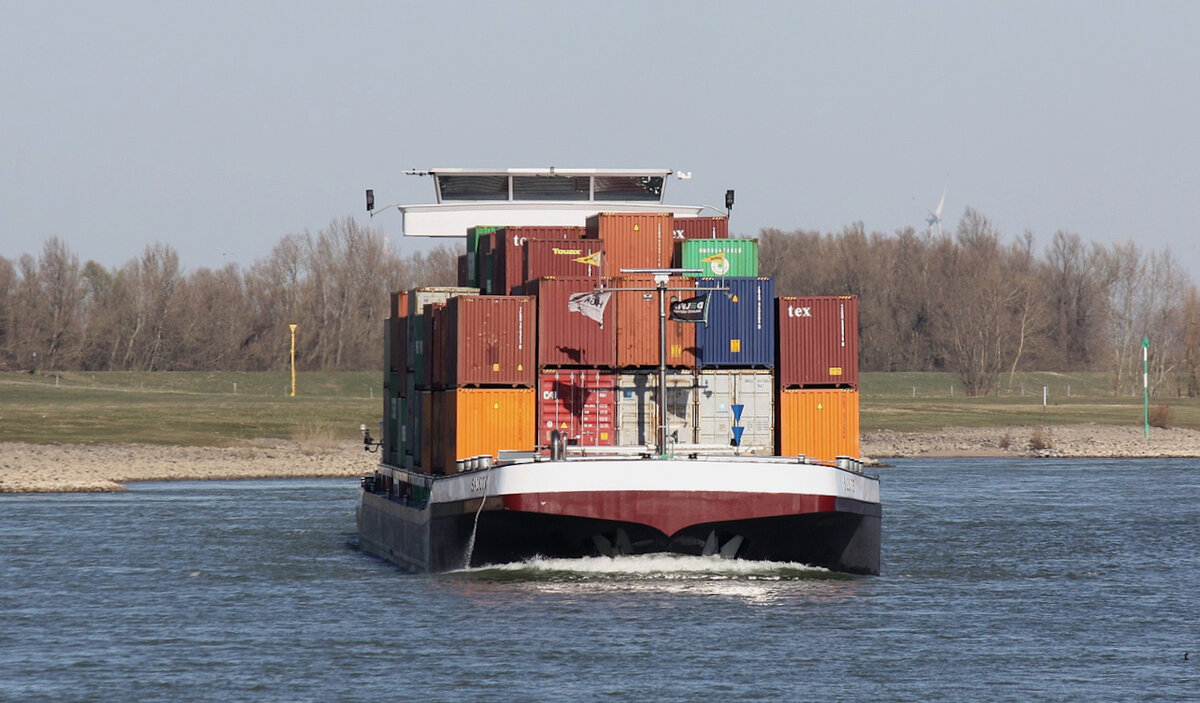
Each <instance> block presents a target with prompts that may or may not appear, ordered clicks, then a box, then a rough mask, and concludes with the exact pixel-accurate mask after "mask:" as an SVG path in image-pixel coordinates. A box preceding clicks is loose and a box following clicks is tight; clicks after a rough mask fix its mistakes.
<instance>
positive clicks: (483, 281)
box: [475, 232, 496, 295]
mask: <svg viewBox="0 0 1200 703" xmlns="http://www.w3.org/2000/svg"><path fill="white" fill-rule="evenodd" d="M495 247H496V233H495V232H488V233H487V234H485V235H483V236H482V237H480V238H479V251H478V252H477V253H476V256H477V257H478V260H477V261H476V263H475V265H476V267H477V268H478V269H479V291H480V292H481V293H483V294H484V295H494V294H495V291H494V290H492V279H493V277H494V274H493V270H494V269H495V268H496V267H495V266H494V265H493V259H494V251H493V250H494V249H495Z"/></svg>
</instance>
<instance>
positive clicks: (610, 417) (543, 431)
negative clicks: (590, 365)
mask: <svg viewBox="0 0 1200 703" xmlns="http://www.w3.org/2000/svg"><path fill="white" fill-rule="evenodd" d="M538 378H539V381H538V386H539V391H540V392H541V397H540V398H539V399H538V436H537V441H538V445H539V446H542V447H548V446H550V433H552V432H553V431H554V430H558V431H559V432H560V433H561V434H562V435H563V437H565V438H566V440H567V443H568V444H570V445H575V446H583V447H608V446H612V445H614V444H616V442H617V432H616V425H615V422H616V415H617V377H616V376H615V375H614V374H612V373H609V372H605V371H601V370H599V369H556V370H551V371H543V372H542V373H541V374H539V376H538Z"/></svg>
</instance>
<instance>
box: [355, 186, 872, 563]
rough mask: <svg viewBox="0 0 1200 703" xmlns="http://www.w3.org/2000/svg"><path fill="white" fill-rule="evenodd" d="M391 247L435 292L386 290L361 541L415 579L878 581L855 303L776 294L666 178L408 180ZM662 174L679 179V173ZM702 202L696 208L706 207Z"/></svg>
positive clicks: (746, 256)
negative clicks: (447, 252) (402, 237)
mask: <svg viewBox="0 0 1200 703" xmlns="http://www.w3.org/2000/svg"><path fill="white" fill-rule="evenodd" d="M409 173H410V174H413V175H420V176H431V177H432V178H433V180H434V184H435V189H436V191H437V201H436V203H434V204H428V205H389V206H385V207H382V208H376V207H375V204H374V194H373V192H372V191H367V207H368V210H369V211H370V212H371V214H372V215H374V214H376V213H378V212H380V211H382V210H384V209H387V208H392V207H395V208H396V209H397V210H399V211H400V213H401V214H402V217H403V229H404V233H405V234H406V235H409V236H413V235H415V236H457V237H465V239H466V253H465V254H464V255H463V256H462V257H460V259H459V266H458V279H459V280H458V282H457V283H458V285H457V286H453V287H430V288H414V289H411V290H406V291H399V292H396V293H393V294H392V296H391V310H390V315H389V317H388V318H387V320H386V321H385V325H384V366H385V369H384V388H385V392H384V406H383V421H382V422H381V423H380V439H379V440H378V441H377V440H376V439H375V438H374V437H373V436H372V435H371V433H370V431H369V430H368V429H367V428H366V426H365V425H364V426H363V428H362V429H363V441H364V448H366V449H368V450H371V451H378V452H379V454H380V463H379V466H378V467H377V468H376V469H375V470H374V472H373V473H372V474H371V475H369V476H364V477H363V479H362V481H361V486H362V489H361V492H360V500H359V505H358V510H357V520H358V536H359V544H360V546H361V548H362V549H363V550H364V551H366V552H369V553H371V554H374V555H377V556H379V557H382V558H384V559H387V560H389V561H391V562H394V563H395V564H397V565H399V566H400V567H402V568H405V569H409V570H415V571H421V572H439V571H448V570H455V569H462V568H472V567H481V566H487V565H494V564H504V563H511V562H519V561H523V560H528V559H532V558H537V557H545V558H582V557H589V556H591V557H595V556H609V557H612V556H619V555H631V554H647V553H659V552H666V553H678V554H689V555H701V556H712V557H725V558H731V559H750V560H762V561H773V562H788V563H801V564H805V565H810V566H816V567H823V568H826V569H829V570H833V571H838V572H846V573H853V574H878V573H879V569H880V534H881V521H882V510H881V503H880V494H879V478H878V476H873V475H870V474H868V473H866V472H864V467H863V464H862V462H861V460H860V459H859V437H858V435H859V425H858V413H859V396H858V331H857V299H855V298H854V297H851V296H814V297H788V296H776V294H775V288H774V281H773V280H772V279H771V278H769V277H763V276H759V275H758V248H757V242H756V241H755V240H753V239H738V238H731V237H730V236H729V228H728V216H727V215H728V211H729V210H730V209H731V208H732V205H733V192H732V191H728V192H727V193H726V198H725V204H726V210H725V211H719V210H718V211H717V212H718V213H719V214H718V215H716V216H703V215H702V214H701V213H702V212H704V211H705V210H706V209H707V208H708V206H669V205H666V204H665V200H664V192H665V185H666V183H667V181H668V179H669V178H670V177H671V176H672V175H673V172H672V171H670V170H667V169H657V170H655V169H645V170H641V169H622V170H600V169H553V168H550V169H508V170H484V169H430V170H427V171H410V172H409ZM679 175H680V176H682V175H683V174H679ZM712 209H713V210H716V208H712Z"/></svg>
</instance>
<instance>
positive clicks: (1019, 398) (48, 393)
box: [0, 371, 1200, 446]
mask: <svg viewBox="0 0 1200 703" xmlns="http://www.w3.org/2000/svg"><path fill="white" fill-rule="evenodd" d="M1005 381H1006V385H1005V388H1004V390H1003V391H1002V392H1001V393H1000V394H999V395H992V396H987V397H984V398H966V397H964V395H963V393H962V387H961V383H960V382H959V381H958V379H957V378H956V377H955V376H954V375H952V374H941V373H868V374H863V376H862V384H861V389H862V429H863V432H874V431H879V430H895V431H901V432H932V431H936V430H939V429H941V428H943V427H1028V426H1034V425H1072V424H1085V423H1094V424H1099V425H1127V426H1128V425H1132V426H1139V427H1140V426H1141V423H1142V398H1141V395H1140V394H1138V395H1136V396H1134V395H1126V396H1123V397H1113V395H1112V393H1111V391H1110V390H1109V386H1108V377H1107V376H1106V375H1105V374H1086V373H1085V374H1053V373H1030V374H1021V375H1019V376H1018V377H1016V378H1014V379H1013V383H1012V385H1011V387H1009V385H1008V383H1007V381H1008V379H1007V378H1006V379H1005ZM1043 387H1045V388H1046V389H1047V394H1046V405H1045V406H1043V404H1042V398H1043V396H1042V388H1043ZM290 390H291V378H290V375H289V374H288V373H287V372H261V373H233V372H159V373H122V372H107V373H95V374H92V373H60V374H54V373H42V374H27V373H3V374H0V442H27V443H32V444H49V443H71V444H89V445H94V444H107V443H145V444H166V445H179V446H228V445H231V444H234V443H237V442H241V441H245V440H254V439H263V438H281V439H289V440H298V441H307V440H310V439H316V440H322V439H324V440H328V441H342V440H353V439H356V438H357V437H358V436H359V434H358V427H359V425H360V424H364V423H365V424H366V425H367V426H368V427H370V428H371V429H372V430H374V429H375V428H376V427H377V423H378V421H379V417H380V413H381V400H380V393H381V374H379V373H377V372H374V371H362V372H338V373H301V374H299V375H298V378H297V394H296V397H294V398H293V397H291V396H290ZM1151 405H1152V407H1154V406H1159V405H1166V406H1168V407H1169V408H1170V411H1169V414H1170V418H1169V421H1168V425H1169V426H1171V427H1179V428H1190V429H1200V401H1197V400H1195V399H1187V398H1170V399H1153V400H1152V401H1151Z"/></svg>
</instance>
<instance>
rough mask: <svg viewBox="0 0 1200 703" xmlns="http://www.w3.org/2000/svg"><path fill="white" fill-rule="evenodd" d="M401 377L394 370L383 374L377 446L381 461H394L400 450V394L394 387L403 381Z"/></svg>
mask: <svg viewBox="0 0 1200 703" xmlns="http://www.w3.org/2000/svg"><path fill="white" fill-rule="evenodd" d="M401 378H402V376H401V374H400V373H398V372H395V371H391V372H389V373H387V374H385V375H384V384H383V419H382V420H381V421H380V423H379V434H380V437H379V442H380V445H379V446H380V452H381V454H382V458H383V461H384V462H386V463H389V464H395V463H396V456H397V454H398V453H399V450H400V426H399V420H400V408H399V403H400V394H399V392H398V391H397V390H396V389H397V387H398V386H400V385H403V383H404V382H403V381H402V380H401Z"/></svg>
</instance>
